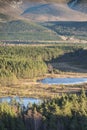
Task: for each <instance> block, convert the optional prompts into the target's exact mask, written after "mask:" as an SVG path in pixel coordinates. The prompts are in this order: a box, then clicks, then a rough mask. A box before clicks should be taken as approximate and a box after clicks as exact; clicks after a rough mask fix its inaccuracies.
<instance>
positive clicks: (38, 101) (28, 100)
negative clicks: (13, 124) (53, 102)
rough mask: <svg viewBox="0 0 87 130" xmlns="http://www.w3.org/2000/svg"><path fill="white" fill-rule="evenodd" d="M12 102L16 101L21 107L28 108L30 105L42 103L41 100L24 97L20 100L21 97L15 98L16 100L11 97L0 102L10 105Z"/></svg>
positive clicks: (1, 99) (0, 99)
mask: <svg viewBox="0 0 87 130" xmlns="http://www.w3.org/2000/svg"><path fill="white" fill-rule="evenodd" d="M12 100H15V101H16V102H19V103H20V104H21V105H24V106H25V107H27V105H28V104H29V103H31V104H34V103H35V104H39V103H41V102H42V101H41V100H40V99H37V98H26V97H24V98H23V97H22V98H19V97H14V98H11V97H2V98H0V102H8V103H10V102H11V101H12Z"/></svg>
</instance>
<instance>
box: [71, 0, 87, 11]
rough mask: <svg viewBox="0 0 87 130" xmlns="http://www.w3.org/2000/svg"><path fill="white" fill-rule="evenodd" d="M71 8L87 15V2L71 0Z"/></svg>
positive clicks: (86, 0)
mask: <svg viewBox="0 0 87 130" xmlns="http://www.w3.org/2000/svg"><path fill="white" fill-rule="evenodd" d="M69 6H70V7H71V8H72V9H74V10H78V11H80V12H83V13H87V0H71V2H69Z"/></svg>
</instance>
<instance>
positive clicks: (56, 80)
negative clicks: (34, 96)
mask: <svg viewBox="0 0 87 130" xmlns="http://www.w3.org/2000/svg"><path fill="white" fill-rule="evenodd" d="M41 82H42V83H43V84H59V85H60V84H65V85H69V84H81V83H87V78H45V79H43V80H41Z"/></svg>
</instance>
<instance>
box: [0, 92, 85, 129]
mask: <svg viewBox="0 0 87 130" xmlns="http://www.w3.org/2000/svg"><path fill="white" fill-rule="evenodd" d="M77 129H78V130H87V96H86V95H85V92H84V90H82V92H81V94H80V95H76V94H70V95H66V94H65V95H62V96H61V97H56V98H54V99H49V100H45V101H43V103H41V104H39V105H36V104H33V105H30V106H28V107H27V110H25V109H22V108H21V106H20V104H19V103H16V102H11V103H10V104H8V103H0V130H77Z"/></svg>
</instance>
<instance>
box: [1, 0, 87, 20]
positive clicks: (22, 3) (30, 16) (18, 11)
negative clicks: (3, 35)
mask: <svg viewBox="0 0 87 130" xmlns="http://www.w3.org/2000/svg"><path fill="white" fill-rule="evenodd" d="M86 5H87V2H85V0H79V2H78V0H18V1H17V0H14V1H13V0H0V13H2V14H4V15H8V16H9V17H10V19H27V20H29V21H32V20H33V21H37V22H38V21H87V14H86V13H84V12H86V11H87V8H86ZM80 6H81V7H80ZM77 10H80V12H79V11H77ZM81 11H82V12H81Z"/></svg>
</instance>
